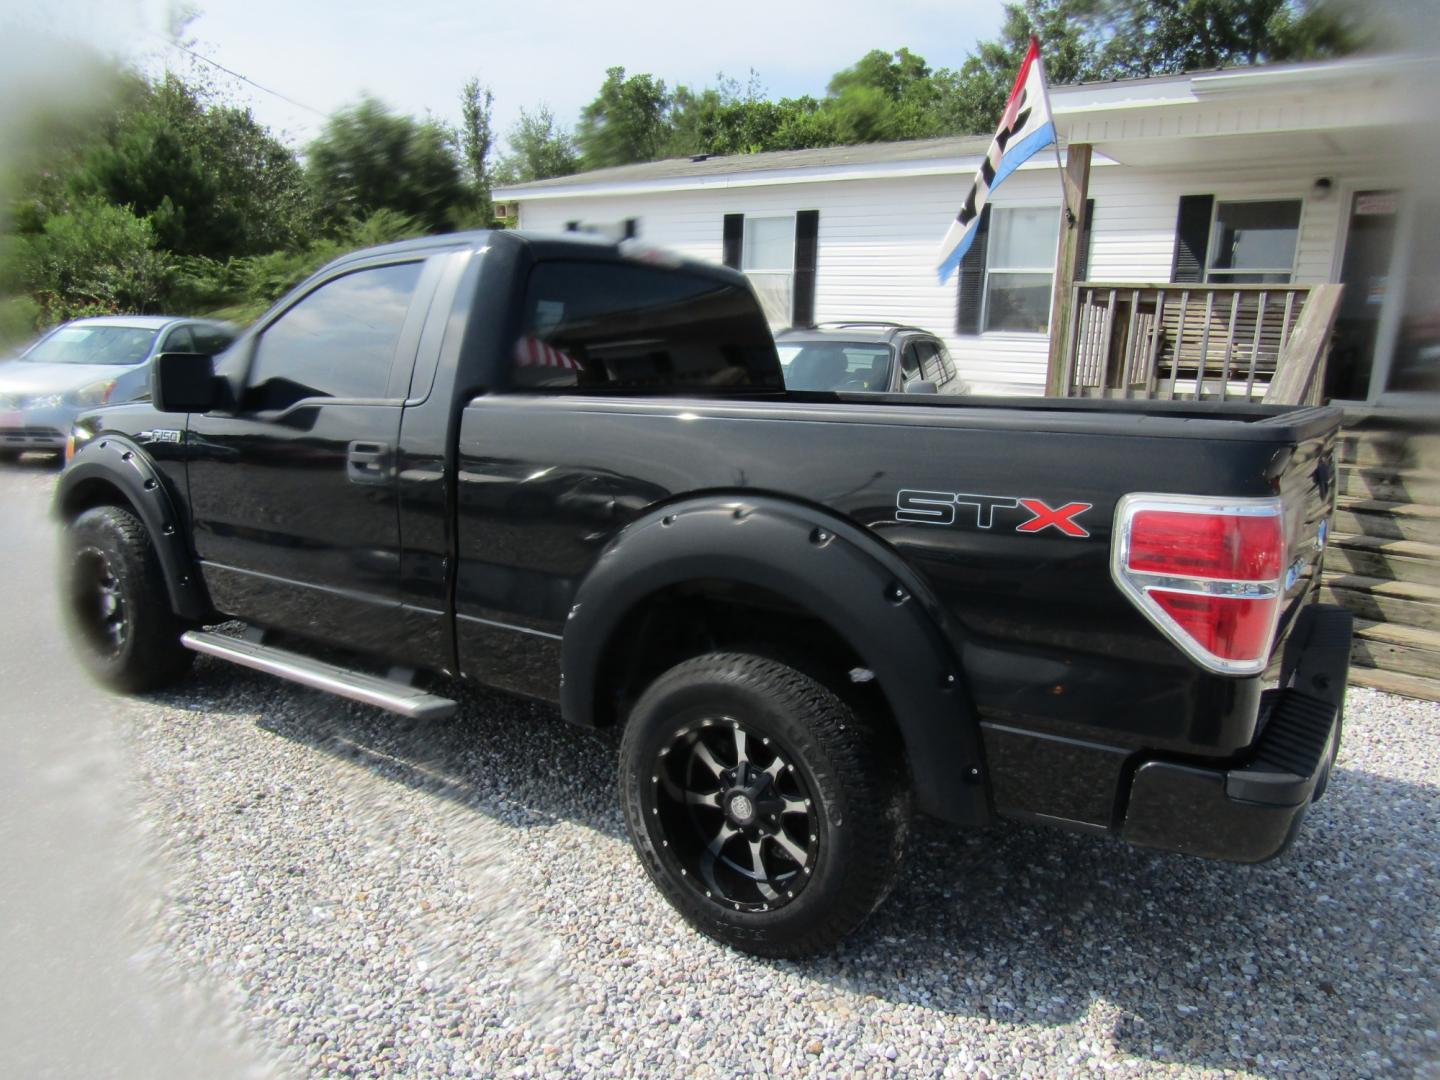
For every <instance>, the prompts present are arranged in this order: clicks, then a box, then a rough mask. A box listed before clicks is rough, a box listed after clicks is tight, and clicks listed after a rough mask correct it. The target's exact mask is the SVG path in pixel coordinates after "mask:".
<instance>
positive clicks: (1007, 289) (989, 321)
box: [981, 206, 1060, 334]
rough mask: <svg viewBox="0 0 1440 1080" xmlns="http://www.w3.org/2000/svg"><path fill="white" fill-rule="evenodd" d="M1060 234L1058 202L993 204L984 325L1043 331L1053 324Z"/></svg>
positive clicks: (983, 327)
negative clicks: (1057, 250) (1053, 296)
mask: <svg viewBox="0 0 1440 1080" xmlns="http://www.w3.org/2000/svg"><path fill="white" fill-rule="evenodd" d="M1059 237H1060V210H1059V207H1055V206H1003V207H1002V206H997V207H994V208H993V210H992V213H991V218H990V236H989V247H988V250H987V252H986V258H985V314H984V319H983V321H982V323H981V329H982V330H986V331H992V330H1002V331H1010V332H1013V333H1022V334H1043V333H1045V332H1046V331H1047V330H1048V329H1049V327H1050V293H1051V289H1052V288H1053V283H1054V276H1055V251H1056V246H1057V243H1058V241H1059Z"/></svg>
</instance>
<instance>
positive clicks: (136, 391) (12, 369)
mask: <svg viewBox="0 0 1440 1080" xmlns="http://www.w3.org/2000/svg"><path fill="white" fill-rule="evenodd" d="M235 334H236V331H235V329H234V327H231V326H229V325H227V324H225V323H219V322H213V321H211V320H208V319H181V318H175V317H172V316H165V315H153V316H151V315H106V316H102V317H99V318H94V319H76V320H75V321H74V322H68V323H65V324H64V325H63V326H58V327H56V328H55V329H54V330H52V331H50V333H48V334H46V335H45V336H44V337H42V338H41V339H40V340H39V341H37V342H35V344H33V345H31V346H30V347H29V348H28V349H26V350H25V351H24V352H23V353H21V354H20V355H19V356H18V357H16V358H15V359H13V360H7V361H5V362H3V363H0V460H10V461H13V460H15V459H16V458H18V457H19V456H20V455H21V454H22V453H24V452H25V451H26V450H50V451H55V450H64V449H65V440H66V438H67V437H68V436H69V434H70V424H71V422H72V421H73V420H74V419H75V417H76V416H78V415H79V414H80V413H81V412H83V411H84V410H86V409H93V408H95V407H96V406H97V405H105V404H108V403H111V402H121V401H135V400H138V399H141V398H144V397H147V396H148V395H149V393H150V361H151V359H153V358H154V357H155V356H157V355H159V354H160V353H162V352H188V353H210V354H214V353H218V352H220V351H222V350H224V349H226V348H228V347H229V345H230V343H231V342H232V341H234V340H235Z"/></svg>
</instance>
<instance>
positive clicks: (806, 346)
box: [775, 341, 891, 391]
mask: <svg viewBox="0 0 1440 1080" xmlns="http://www.w3.org/2000/svg"><path fill="white" fill-rule="evenodd" d="M775 348H776V350H777V351H778V352H779V353H780V367H781V370H783V371H784V373H785V387H786V389H788V390H873V391H885V390H888V389H889V388H890V363H891V359H890V346H889V345H877V344H874V343H872V342H864V341H796V342H790V343H788V344H787V343H786V342H783V341H778V342H776V343H775Z"/></svg>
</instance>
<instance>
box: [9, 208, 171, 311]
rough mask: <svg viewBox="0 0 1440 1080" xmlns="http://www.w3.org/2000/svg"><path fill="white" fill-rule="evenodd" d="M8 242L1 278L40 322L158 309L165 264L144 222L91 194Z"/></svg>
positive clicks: (166, 257)
mask: <svg viewBox="0 0 1440 1080" xmlns="http://www.w3.org/2000/svg"><path fill="white" fill-rule="evenodd" d="M7 247H8V248H9V249H10V250H9V251H7V253H6V254H7V256H8V257H7V258H6V259H5V260H4V265H5V267H6V273H5V277H6V278H8V279H9V280H8V281H7V282H6V284H7V285H8V286H9V287H11V288H17V287H18V289H20V290H23V291H24V292H26V293H28V294H29V295H30V296H31V297H32V299H33V300H34V301H35V302H36V304H37V305H38V315H39V322H40V323H41V324H44V323H53V322H60V321H63V320H65V319H73V318H76V317H77V316H80V315H90V314H114V313H117V312H152V311H157V310H158V309H159V307H160V303H161V301H162V299H163V298H164V297H165V295H166V289H167V286H168V283H169V277H170V274H171V271H172V266H171V260H170V257H169V255H168V254H166V253H165V252H162V251H157V250H156V242H155V230H154V229H153V228H152V227H151V225H150V223H149V222H148V221H144V220H142V219H140V218H138V217H136V216H135V215H134V214H132V213H131V212H130V211H129V210H127V209H126V208H125V207H122V206H112V205H111V204H109V203H107V202H105V201H104V200H102V199H98V198H88V199H82V200H78V201H77V202H76V203H75V205H74V206H73V207H72V208H71V209H69V210H67V211H66V212H64V213H61V214H55V215H52V216H51V217H49V218H47V219H46V221H45V224H44V227H43V228H42V229H41V230H40V232H38V233H36V234H33V235H29V236H17V237H11V238H10V240H9V242H8V244H7Z"/></svg>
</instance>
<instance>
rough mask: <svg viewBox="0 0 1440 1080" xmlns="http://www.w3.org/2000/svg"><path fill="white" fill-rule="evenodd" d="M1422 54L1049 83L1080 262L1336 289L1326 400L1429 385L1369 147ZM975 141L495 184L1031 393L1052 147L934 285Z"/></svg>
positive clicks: (1386, 160) (999, 194)
mask: <svg viewBox="0 0 1440 1080" xmlns="http://www.w3.org/2000/svg"><path fill="white" fill-rule="evenodd" d="M1421 63H1422V61H1418V60H1405V59H1397V58H1383V59H1377V58H1366V59H1352V60H1342V61H1333V62H1325V63H1316V64H1299V65H1284V66H1268V67H1256V68H1242V69H1233V70H1226V71H1218V72H1210V73H1196V74H1188V75H1178V76H1173V77H1168V78H1156V79H1140V80H1128V81H1118V82H1111V83H1098V84H1089V85H1081V86H1065V87H1055V88H1052V90H1051V103H1052V107H1053V111H1054V114H1055V120H1056V125H1057V128H1058V129H1059V131H1060V137H1061V147H1062V149H1061V151H1060V154H1061V156H1063V155H1064V153H1065V149H1064V148H1065V147H1067V146H1070V145H1077V144H1081V143H1085V144H1089V145H1090V146H1092V147H1093V159H1092V160H1093V168H1092V171H1091V174H1090V180H1089V191H1088V195H1089V200H1090V204H1089V208H1090V211H1091V213H1090V214H1089V217H1088V229H1086V230H1085V232H1084V233H1082V245H1083V247H1082V251H1083V254H1082V271H1081V273H1080V274H1079V277H1080V278H1082V279H1086V280H1089V281H1099V282H1106V283H1137V284H1139V283H1166V282H1174V281H1180V282H1193V283H1196V285H1197V288H1198V289H1200V290H1202V291H1203V290H1204V289H1205V288H1207V287H1209V286H1224V285H1233V284H1236V283H1245V282H1263V283H1272V284H1275V285H1283V284H1294V285H1310V284H1318V283H1324V282H1340V283H1343V284H1344V285H1345V286H1346V289H1345V293H1344V300H1343V302H1342V306H1341V311H1340V318H1339V322H1338V325H1337V345H1336V348H1335V350H1334V351H1333V352H1332V354H1331V355H1332V359H1331V368H1332V370H1331V377H1330V380H1329V387H1328V392H1329V394H1330V395H1331V396H1333V397H1335V398H1336V399H1346V400H1361V401H1376V400H1380V399H1381V398H1382V396H1384V395H1386V393H1387V392H1393V391H1396V390H1404V389H1407V388H1409V384H1410V383H1414V382H1416V381H1417V380H1422V379H1429V378H1433V375H1434V371H1433V369H1434V360H1433V351H1432V352H1429V353H1427V352H1426V351H1425V348H1424V343H1423V342H1418V341H1416V342H1411V341H1409V340H1408V339H1407V337H1406V334H1407V328H1408V327H1411V326H1414V325H1420V324H1421V322H1422V320H1420V319H1417V318H1416V316H1417V315H1418V314H1424V313H1425V312H1434V311H1436V310H1440V294H1437V293H1434V292H1429V293H1428V294H1425V295H1421V294H1420V293H1424V292H1425V290H1423V289H1421V290H1420V293H1417V291H1416V288H1415V287H1411V288H1410V289H1409V290H1408V295H1407V290H1406V289H1402V288H1400V287H1397V284H1398V283H1400V282H1402V281H1404V280H1405V279H1406V278H1407V271H1408V269H1409V268H1410V262H1411V260H1412V258H1414V257H1416V256H1417V255H1418V254H1422V253H1423V250H1424V248H1425V246H1426V245H1423V244H1417V243H1416V238H1417V237H1424V236H1427V235H1428V236H1431V237H1433V236H1435V235H1436V234H1437V230H1436V227H1435V226H1436V223H1437V221H1440V215H1437V212H1436V209H1435V207H1434V206H1431V205H1429V204H1428V203H1427V201H1426V200H1425V199H1423V198H1419V197H1412V195H1411V194H1410V193H1409V192H1408V191H1407V190H1406V185H1405V184H1404V183H1403V182H1402V181H1400V180H1398V179H1397V168H1398V163H1397V162H1396V161H1395V160H1394V157H1393V153H1391V150H1392V148H1393V146H1394V143H1395V138H1394V137H1395V133H1396V131H1397V130H1398V129H1399V128H1400V126H1401V125H1402V124H1404V123H1406V122H1407V121H1408V118H1407V117H1405V116H1403V115H1402V114H1401V111H1400V107H1399V105H1398V101H1399V98H1400V94H1399V93H1398V89H1399V88H1400V87H1401V86H1402V85H1403V83H1404V81H1405V80H1406V79H1408V78H1412V77H1413V75H1414V70H1415V68H1416V67H1417V65H1419V64H1421ZM988 144H989V137H988V136H985V137H980V138H954V139H930V140H922V141H916V142H902V143H880V144H870V145H863V146H850V147H839V148H832V149H819V150H801V151H786V152H776V153H765V154H753V155H744V156H734V157H708V158H706V157H700V158H695V159H677V160H668V161H659V162H652V163H649V164H643V165H631V166H624V167H620V168H612V169H601V170H596V171H594V172H588V173H582V174H580V175H577V176H569V177H563V178H558V179H554V180H545V181H539V182H534V183H528V184H524V185H520V186H515V187H509V188H504V189H500V190H498V191H496V193H495V197H496V199H497V201H498V202H501V203H504V204H508V206H509V209H510V210H511V212H512V213H514V214H516V215H518V219H519V225H520V227H521V228H524V229H532V230H544V231H556V230H564V229H586V230H591V229H594V230H601V231H611V232H613V233H615V234H616V235H636V236H639V237H641V238H642V239H643V240H645V241H646V242H649V243H653V244H655V245H658V246H662V247H666V248H671V249H674V250H676V251H678V252H680V253H682V254H684V255H687V256H691V257H694V258H699V259H707V260H712V261H722V260H723V261H725V262H727V263H729V264H731V265H734V266H737V267H739V268H741V269H743V270H744V271H745V272H746V273H747V274H748V275H749V276H750V278H751V280H752V282H753V284H754V286H755V288H756V291H757V293H758V294H759V295H760V297H761V298H762V300H763V301H764V302H765V304H766V307H767V310H768V311H769V312H770V314H771V319H772V322H773V323H774V324H775V325H777V326H783V325H790V324H796V325H807V324H810V323H814V322H827V321H840V320H851V319H862V318H863V319H877V320H878V319H883V320H891V321H896V322H904V323H913V324H915V325H918V326H921V327H924V328H926V329H929V330H931V331H933V332H935V333H937V334H939V335H941V336H942V337H943V338H944V339H945V340H946V342H947V344H948V346H949V348H950V350H951V353H952V355H953V356H954V358H955V360H956V361H957V363H958V364H959V366H960V368H961V370H962V372H963V374H964V376H965V378H966V379H967V380H968V381H969V383H970V384H971V385H972V387H973V388H974V389H975V390H976V391H977V392H981V393H995V394H1038V393H1042V392H1043V391H1044V388H1045V384H1046V371H1047V356H1048V351H1049V350H1048V345H1049V343H1048V336H1047V327H1048V325H1049V318H1050V306H1051V290H1052V283H1053V275H1054V273H1055V264H1056V250H1057V236H1058V233H1059V229H1060V220H1061V218H1060V199H1061V195H1060V192H1061V185H1060V181H1059V175H1058V171H1057V160H1056V158H1057V155H1055V154H1052V153H1050V152H1049V151H1046V152H1044V153H1042V154H1041V155H1037V156H1036V157H1034V158H1032V159H1031V161H1030V162H1029V163H1028V164H1027V165H1026V166H1024V167H1022V168H1021V169H1020V170H1019V171H1018V172H1016V173H1015V174H1014V175H1012V176H1011V177H1010V178H1009V179H1008V180H1007V181H1006V182H1005V183H1004V184H1003V185H1002V186H1001V187H1000V188H999V189H998V190H997V191H996V192H995V193H994V195H993V197H992V200H991V206H992V210H991V213H990V217H989V220H988V222H987V230H986V234H985V235H984V236H983V237H981V238H979V240H978V242H977V243H976V245H975V246H974V248H973V249H972V255H971V257H970V258H969V259H968V260H967V266H966V267H965V271H966V272H962V273H961V274H960V275H957V276H958V278H959V280H958V282H957V280H955V279H952V280H951V281H950V282H949V283H948V284H947V285H944V286H942V285H940V284H938V283H937V278H936V273H935V255H936V250H937V248H938V246H939V243H940V239H941V237H942V236H943V235H944V233H945V231H946V228H947V227H948V225H949V223H950V221H951V220H952V219H953V217H954V215H955V213H956V212H957V210H958V209H959V203H960V200H961V199H962V198H963V196H964V193H965V191H966V190H967V189H968V185H969V183H970V180H971V177H972V176H973V175H974V172H975V169H976V168H977V166H978V164H979V162H980V159H981V156H982V155H983V154H984V152H985V150H986V147H987V146H988ZM1430 280H1432V281H1433V278H1432V279H1430ZM1432 321H1433V320H1432ZM1257 340H1258V338H1257ZM1422 369H1423V370H1422ZM1416 388H1418V386H1417V387H1416Z"/></svg>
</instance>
